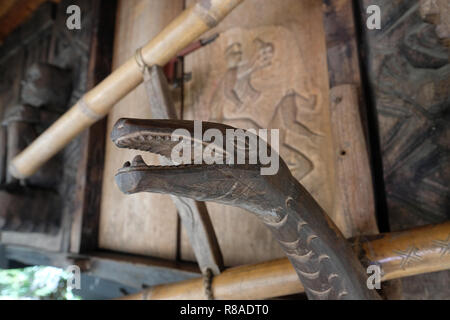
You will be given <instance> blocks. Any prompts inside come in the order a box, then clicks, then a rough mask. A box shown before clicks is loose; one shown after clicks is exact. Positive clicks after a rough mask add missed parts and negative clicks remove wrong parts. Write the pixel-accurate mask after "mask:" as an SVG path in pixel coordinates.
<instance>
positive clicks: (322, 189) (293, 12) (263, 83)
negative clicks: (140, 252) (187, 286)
mask: <svg viewBox="0 0 450 320" xmlns="http://www.w3.org/2000/svg"><path fill="white" fill-rule="evenodd" d="M193 2H194V0H191V1H188V4H192V3H193ZM322 18H323V13H322V4H321V2H320V1H315V0H305V1H296V0H283V1H271V0H247V1H245V2H244V3H243V4H242V5H240V6H239V7H238V8H237V9H236V10H235V11H234V12H232V13H231V14H230V15H229V16H228V17H227V18H226V19H225V20H224V21H223V22H222V23H221V24H220V25H219V26H218V27H217V28H215V29H214V30H212V31H211V32H210V34H211V33H215V32H219V33H220V37H219V38H218V39H217V40H216V41H215V42H214V43H213V44H211V45H209V46H207V47H205V48H203V49H201V50H199V51H197V52H195V53H193V54H191V55H189V56H188V57H186V59H185V72H192V76H193V78H192V81H190V82H188V83H187V84H186V85H185V100H184V110H185V114H184V116H185V118H186V119H201V120H212V121H219V122H225V123H227V124H230V125H233V126H235V127H242V128H279V129H280V145H281V155H282V156H283V158H284V159H285V160H286V161H287V163H288V165H289V166H290V168H291V170H292V171H293V174H294V175H295V177H297V178H298V179H299V180H300V181H301V182H302V183H303V184H304V185H305V186H306V187H307V189H308V190H309V191H310V192H311V193H312V194H313V195H314V197H315V198H316V199H317V200H318V201H319V203H320V204H321V205H322V206H323V207H324V209H325V210H326V211H327V212H329V213H330V215H331V216H333V203H334V199H333V186H334V179H335V172H334V170H335V167H334V160H333V159H334V157H333V145H332V144H333V142H332V136H331V132H330V113H329V88H328V73H327V61H326V47H325V33H324V29H323V19H322ZM205 36H206V35H205ZM208 209H209V211H210V214H211V216H212V221H213V225H214V228H215V230H216V233H217V236H218V239H219V244H220V246H221V249H222V252H223V256H224V260H225V265H228V266H231V265H239V264H247V263H255V262H258V261H265V260H268V259H274V258H277V257H281V256H283V253H282V251H281V250H280V248H279V247H278V244H276V243H275V241H274V239H273V238H272V235H271V234H270V233H269V231H268V230H266V228H265V227H264V226H263V225H262V224H260V223H259V222H258V221H256V219H255V217H253V216H252V215H251V214H249V213H248V212H245V211H244V210H241V209H237V208H232V207H228V206H223V205H219V204H212V203H208ZM181 244H182V246H181V256H182V258H183V259H192V257H193V255H192V251H191V249H190V247H189V244H188V242H187V237H186V235H185V234H184V233H183V237H182V241H181Z"/></svg>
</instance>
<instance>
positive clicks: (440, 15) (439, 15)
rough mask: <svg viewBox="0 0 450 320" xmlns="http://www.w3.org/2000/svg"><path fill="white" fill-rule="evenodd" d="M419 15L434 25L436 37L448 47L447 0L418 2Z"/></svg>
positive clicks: (449, 10)
mask: <svg viewBox="0 0 450 320" xmlns="http://www.w3.org/2000/svg"><path fill="white" fill-rule="evenodd" d="M420 15H421V16H422V18H423V19H424V20H426V21H427V22H430V23H433V24H435V25H436V34H437V36H438V37H439V39H441V40H442V42H443V43H444V44H445V45H446V46H447V47H450V3H449V2H448V1H447V0H420Z"/></svg>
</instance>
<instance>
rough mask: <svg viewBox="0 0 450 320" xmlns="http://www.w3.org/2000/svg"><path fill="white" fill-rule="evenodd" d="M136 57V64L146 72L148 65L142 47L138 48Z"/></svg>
mask: <svg viewBox="0 0 450 320" xmlns="http://www.w3.org/2000/svg"><path fill="white" fill-rule="evenodd" d="M134 59H135V60H136V64H137V65H138V67H139V69H141V71H142V72H144V70H145V68H147V67H148V65H147V64H146V63H145V61H144V57H143V56H142V47H140V48H137V49H136V52H135V53H134Z"/></svg>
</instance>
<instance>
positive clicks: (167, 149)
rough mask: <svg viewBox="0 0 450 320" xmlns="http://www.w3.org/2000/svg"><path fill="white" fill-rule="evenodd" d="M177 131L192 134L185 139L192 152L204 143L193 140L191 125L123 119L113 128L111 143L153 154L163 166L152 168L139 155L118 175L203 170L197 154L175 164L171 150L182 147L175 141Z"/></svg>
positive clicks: (188, 122)
mask: <svg viewBox="0 0 450 320" xmlns="http://www.w3.org/2000/svg"><path fill="white" fill-rule="evenodd" d="M176 129H185V130H186V132H189V133H191V134H192V135H191V136H188V135H187V136H183V138H184V139H187V140H190V141H191V143H192V148H194V146H197V145H198V144H203V143H204V142H203V141H201V140H195V139H194V138H193V127H192V122H190V121H171V120H139V119H120V120H118V121H117V123H116V124H115V126H114V129H113V131H112V133H111V139H112V140H113V142H114V143H115V144H116V146H117V147H119V148H126V149H132V150H140V151H145V152H150V153H153V154H157V155H160V156H161V159H160V165H150V164H147V163H145V161H144V159H143V158H142V156H140V155H137V156H135V157H134V159H133V160H132V161H131V162H130V161H127V162H125V163H124V165H123V167H122V168H120V169H119V171H118V173H125V172H131V171H144V170H153V171H155V170H161V169H164V170H168V169H175V168H177V169H181V168H195V167H204V166H205V163H203V162H202V161H201V159H200V161H199V160H198V159H196V156H195V152H193V150H192V152H191V155H192V156H191V157H190V158H189V159H188V161H187V162H188V163H181V164H180V163H173V162H172V160H171V159H172V157H171V155H172V150H173V148H174V147H175V146H176V145H177V144H179V143H180V142H179V140H178V139H174V140H172V133H173V131H174V130H176Z"/></svg>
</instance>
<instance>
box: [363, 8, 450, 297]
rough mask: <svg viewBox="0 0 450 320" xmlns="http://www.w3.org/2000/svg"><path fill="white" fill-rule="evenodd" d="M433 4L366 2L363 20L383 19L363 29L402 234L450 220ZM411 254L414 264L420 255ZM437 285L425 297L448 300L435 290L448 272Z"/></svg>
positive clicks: (393, 221) (445, 89)
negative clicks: (430, 16) (375, 12)
mask: <svg viewBox="0 0 450 320" xmlns="http://www.w3.org/2000/svg"><path fill="white" fill-rule="evenodd" d="M425 2H429V3H430V2H434V3H437V2H436V1H416V0H414V1H411V0H402V1H395V2H394V1H388V0H375V1H372V0H361V1H360V6H361V16H362V17H366V16H367V15H366V14H365V8H366V7H367V6H369V5H374V4H375V5H378V6H380V8H381V14H382V16H381V23H382V25H381V29H380V30H367V29H366V28H365V24H364V22H365V21H364V20H363V21H362V24H361V25H362V28H363V29H362V31H363V36H364V37H363V40H364V41H365V44H366V48H367V56H366V57H365V58H366V63H367V65H368V75H369V80H370V82H371V83H370V89H371V94H372V97H373V100H374V101H373V103H374V107H375V111H376V114H377V120H378V129H379V137H380V147H381V153H382V154H381V156H382V161H383V171H384V180H385V189H386V198H387V204H388V211H389V222H390V226H391V229H392V230H394V231H395V230H403V229H405V228H410V227H414V226H417V225H423V224H429V223H438V222H443V221H446V220H449V219H450V210H449V208H450V197H449V195H450V185H449V183H448V181H450V170H449V165H450V161H449V160H450V157H449V154H450V153H449V151H450V139H449V128H450V117H449V115H450V112H449V111H450V109H449V108H450V64H449V55H448V48H446V47H445V46H444V44H443V43H442V41H441V40H442V39H440V36H439V34H437V32H438V31H437V28H436V26H435V25H433V24H430V23H427V22H425V21H424V20H423V19H422V17H421V15H420V3H422V4H423V3H425ZM444 2H445V1H444ZM411 250H413V249H411ZM407 254H409V255H410V256H411V257H414V251H411V252H409V253H407ZM430 278H431V276H430V277H428V278H427V279H426V280H424V281H426V282H427V283H430V286H429V290H425V289H424V287H425V286H426V283H425V282H422V283H421V289H420V290H421V291H420V295H421V298H425V297H424V296H423V295H424V291H429V292H428V293H427V295H428V298H432V297H433V296H436V297H440V298H442V297H443V296H444V293H443V292H439V293H437V292H435V293H434V291H435V289H434V288H435V287H438V285H439V284H440V283H443V282H446V280H445V279H448V272H447V275H445V272H444V273H441V275H439V274H436V276H435V278H434V279H435V280H434V282H435V283H436V285H433V284H431V283H432V282H431V281H430ZM424 279H425V278H424ZM407 281H409V280H408V279H404V280H402V282H403V283H406V282H407ZM411 281H418V282H420V280H419V279H418V278H417V279H416V280H414V279H413V280H411ZM447 282H448V281H447ZM403 287H404V295H405V297H408V296H411V295H410V294H409V293H408V292H407V290H408V287H409V288H412V286H405V285H404V286H403ZM446 294H447V297H448V295H449V294H450V292H449V291H448V290H447V293H446ZM412 296H413V297H417V295H415V294H413V295H412Z"/></svg>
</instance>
